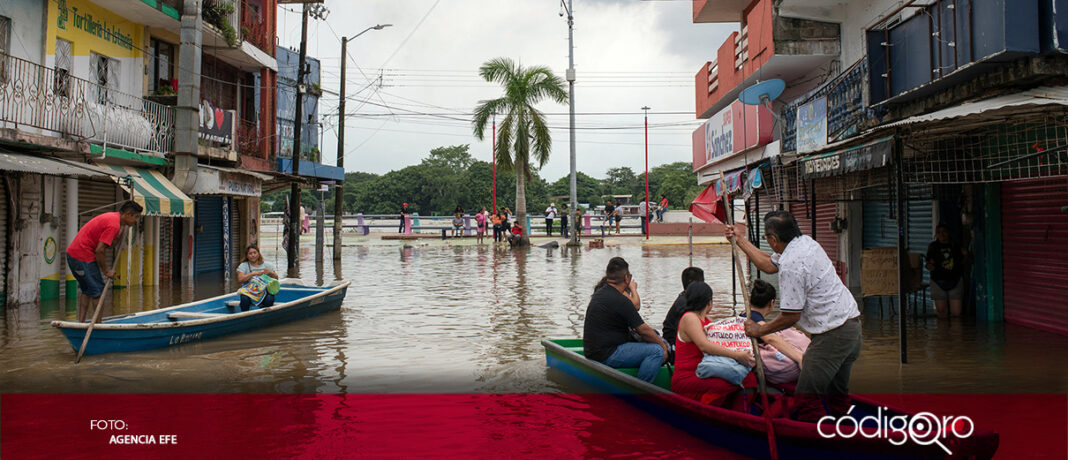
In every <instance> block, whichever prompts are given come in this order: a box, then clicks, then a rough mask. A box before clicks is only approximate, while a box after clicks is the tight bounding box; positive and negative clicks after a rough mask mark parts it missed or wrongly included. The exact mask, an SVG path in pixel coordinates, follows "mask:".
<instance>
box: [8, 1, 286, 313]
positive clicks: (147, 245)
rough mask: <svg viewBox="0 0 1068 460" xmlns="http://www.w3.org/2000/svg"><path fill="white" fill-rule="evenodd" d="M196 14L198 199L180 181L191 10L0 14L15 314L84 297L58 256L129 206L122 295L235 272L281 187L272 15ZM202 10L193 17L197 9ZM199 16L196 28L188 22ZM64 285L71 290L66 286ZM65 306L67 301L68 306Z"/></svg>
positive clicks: (34, 7)
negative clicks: (139, 209) (267, 200)
mask: <svg viewBox="0 0 1068 460" xmlns="http://www.w3.org/2000/svg"><path fill="white" fill-rule="evenodd" d="M195 5H197V6H199V7H200V8H201V15H202V18H203V26H202V28H201V32H202V35H203V36H202V37H201V44H202V46H201V47H200V48H199V49H198V51H197V52H198V53H200V54H201V59H202V63H203V65H202V66H201V69H200V71H199V72H196V73H195V77H194V78H197V79H199V80H200V97H199V99H200V101H201V102H200V104H199V106H200V107H199V114H200V120H201V123H200V128H199V140H198V141H196V142H195V143H196V144H197V145H198V146H199V147H198V150H197V152H195V154H196V157H197V158H198V162H199V163H200V164H201V166H203V167H200V168H197V171H196V174H197V175H196V177H195V179H196V180H195V181H190V182H195V186H193V187H188V186H185V185H184V184H183V186H179V185H177V184H175V183H173V182H172V178H173V176H174V174H175V164H174V155H173V153H174V149H175V137H176V135H177V123H176V105H177V97H176V95H177V92H178V87H179V84H180V83H181V81H180V80H181V79H182V78H183V77H181V75H183V72H184V73H185V74H187V75H194V73H193V69H183V68H182V66H181V64H180V62H181V59H180V57H181V52H182V51H181V50H182V46H181V43H180V42H181V40H180V37H181V32H182V15H183V12H187V11H188V9H187V8H186V5H185V2H184V1H182V0H134V1H126V0H47V1H45V0H11V1H7V2H3V3H2V4H0V170H3V171H4V178H3V182H4V183H3V186H2V187H0V198H2V200H0V202H2V203H3V204H0V243H2V245H0V246H2V247H3V257H0V264H3V265H0V273H2V274H3V277H4V279H3V283H0V286H2V288H0V292H3V293H4V294H5V297H6V302H7V303H12V304H14V303H24V302H31V301H35V300H38V299H42V300H48V299H52V298H57V297H60V296H61V295H64V294H65V296H66V297H73V296H75V295H76V286H75V284H74V283H73V277H72V276H71V275H70V274H69V272H68V271H67V270H66V267H65V263H64V260H65V257H64V255H63V254H64V251H65V249H66V247H67V244H68V243H69V241H70V239H71V238H73V236H74V234H75V232H76V231H77V229H78V228H79V227H80V226H81V225H83V224H84V223H85V222H86V221H88V220H89V219H91V218H92V217H94V216H96V215H98V214H100V213H103V212H108V211H114V210H116V209H117V205H118V204H119V203H121V202H122V201H125V200H127V199H133V200H135V201H137V202H139V203H141V204H142V205H143V206H144V207H145V214H144V215H145V217H144V219H142V221H141V222H140V223H139V224H138V225H137V226H136V227H135V228H134V229H132V230H131V232H130V235H129V237H128V239H127V241H126V243H127V244H126V249H124V250H123V251H122V252H121V253H119V254H118V258H119V270H118V272H119V276H118V277H117V278H116V280H115V286H116V287H117V288H122V287H126V286H138V285H147V286H152V285H156V284H158V283H159V282H160V281H161V280H163V281H166V280H168V279H174V280H177V279H188V278H191V277H192V276H193V275H195V274H199V273H209V272H219V271H225V272H226V273H230V272H231V271H232V270H231V269H232V267H233V263H234V261H235V260H237V259H239V258H240V257H242V256H243V251H242V250H240V248H241V247H243V246H244V245H246V244H248V243H250V242H254V241H256V240H257V238H258V208H259V203H258V198H259V195H260V192H259V191H260V187H261V182H262V181H263V180H269V179H273V176H271V175H267V174H262V173H259V172H257V171H263V172H271V171H274V168H273V165H274V155H273V154H274V152H273V138H274V129H275V113H276V112H275V107H274V100H275V92H274V90H273V89H274V86H275V83H274V80H275V73H276V70H277V64H276V62H275V60H274V58H273V54H274V48H275V24H274V23H275V8H276V1H275V0H234V1H224V0H211V1H205V2H201V3H198V4H195ZM193 11H196V10H195V9H194V10H193ZM193 17H195V16H193ZM64 281H65V282H64ZM64 291H65V292H64Z"/></svg>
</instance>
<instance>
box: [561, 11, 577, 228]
mask: <svg viewBox="0 0 1068 460" xmlns="http://www.w3.org/2000/svg"><path fill="white" fill-rule="evenodd" d="M573 2H574V0H567V3H564V0H560V8H562V9H563V10H564V11H566V12H567V47H568V54H567V63H568V66H567V94H568V103H567V105H568V111H569V112H570V124H569V128H568V131H569V133H570V136H571V142H570V143H571V208H570V209H569V210H568V213H570V214H571V218H570V219H569V220H570V221H571V228H572V229H573V231H572V232H571V240H570V241H568V243H567V245H568V246H578V245H579V242H578V232H579V229H580V228H582V227H581V226H580V225H579V222H578V182H577V180H578V179H577V177H578V175H577V174H576V171H575V168H576V165H575V17H574V16H573V15H572V14H571V13H572V11H574V9H573V8H572V6H574V5H573ZM564 11H561V12H560V16H563V15H564Z"/></svg>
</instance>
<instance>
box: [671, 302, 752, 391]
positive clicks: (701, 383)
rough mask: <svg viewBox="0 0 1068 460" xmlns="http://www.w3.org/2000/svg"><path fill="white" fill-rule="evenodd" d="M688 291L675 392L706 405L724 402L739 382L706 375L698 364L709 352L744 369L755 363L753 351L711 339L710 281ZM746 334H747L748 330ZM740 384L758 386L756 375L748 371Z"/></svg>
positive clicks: (677, 354) (673, 383)
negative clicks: (709, 331) (709, 334)
mask: <svg viewBox="0 0 1068 460" xmlns="http://www.w3.org/2000/svg"><path fill="white" fill-rule="evenodd" d="M685 293H686V311H685V312H684V313H683V314H682V318H680V319H679V328H678V337H677V340H676V341H675V373H674V374H673V375H672V376H671V391H673V392H675V393H677V394H679V395H682V396H685V397H688V398H691V399H695V400H698V401H701V402H703V403H706V404H716V405H720V404H722V403H723V400H724V399H725V397H726V396H727V395H729V394H731V393H733V392H734V391H736V390H738V384H735V383H731V382H728V381H726V380H724V379H722V378H716V377H709V378H702V377H700V376H699V375H698V374H697V367H698V365H699V364H700V363H701V361H702V359H703V358H704V357H705V355H713V356H719V357H723V358H725V359H730V360H733V361H736V362H737V363H738V365H739V366H742V367H743V368H751V367H752V366H753V364H754V362H755V361H754V360H753V354H752V353H751V352H749V351H747V350H741V349H737V348H728V347H724V346H722V345H719V344H716V343H713V342H712V341H710V340H708V335H707V334H706V332H705V327H706V326H707V325H708V324H710V323H711V321H710V320H709V319H708V312H709V311H710V310H711V309H712V288H711V287H710V286H709V285H708V284H707V283H705V282H703V281H695V282H692V283H690V285H689V286H686V291H685ZM742 336H743V337H744V336H745V333H744V330H743V331H742ZM738 383H740V384H741V385H742V386H744V387H753V386H755V385H756V378H755V377H753V376H752V374H751V373H749V372H748V371H746V373H745V374H744V375H743V376H742V379H741V380H740V381H739V382H738Z"/></svg>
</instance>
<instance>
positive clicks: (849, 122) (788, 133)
mask: <svg viewBox="0 0 1068 460" xmlns="http://www.w3.org/2000/svg"><path fill="white" fill-rule="evenodd" d="M821 97H826V98H827V142H828V143H831V142H837V141H840V140H844V139H849V138H851V137H853V136H856V135H857V134H860V132H861V131H863V130H864V129H866V128H869V127H871V126H873V125H874V122H875V121H876V118H877V117H876V114H875V113H874V112H873V111H872V109H871V108H870V107H869V104H868V58H867V56H865V57H863V58H861V59H860V60H859V61H857V62H856V63H854V64H853V65H852V66H850V67H849V69H846V71H845V72H842V73H841V74H839V75H838V76H837V77H835V78H834V79H832V80H829V81H827V82H826V83H824V84H823V85H821V86H820V87H819V88H816V89H815V90H813V91H811V92H809V93H808V94H806V95H804V96H802V97H799V98H797V99H795V100H794V101H793V102H791V103H789V104H787V105H786V106H785V107H783V109H782V118H783V129H782V151H784V152H793V151H795V150H797V126H796V124H795V123H796V120H797V109H798V107H801V106H802V105H805V104H808V103H809V102H812V101H813V100H816V99H819V98H821Z"/></svg>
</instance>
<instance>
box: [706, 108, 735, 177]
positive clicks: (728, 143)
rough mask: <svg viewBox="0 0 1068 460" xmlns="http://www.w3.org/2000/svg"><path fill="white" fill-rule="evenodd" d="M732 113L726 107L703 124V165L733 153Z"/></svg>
mask: <svg viewBox="0 0 1068 460" xmlns="http://www.w3.org/2000/svg"><path fill="white" fill-rule="evenodd" d="M733 118H734V111H733V110H732V107H730V106H727V107H726V108H724V109H723V110H720V111H719V112H718V113H716V114H715V115H713V116H712V118H709V119H708V121H706V122H705V164H708V163H711V162H712V161H713V160H715V159H717V158H719V157H722V156H724V155H729V154H731V153H734V121H733Z"/></svg>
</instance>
